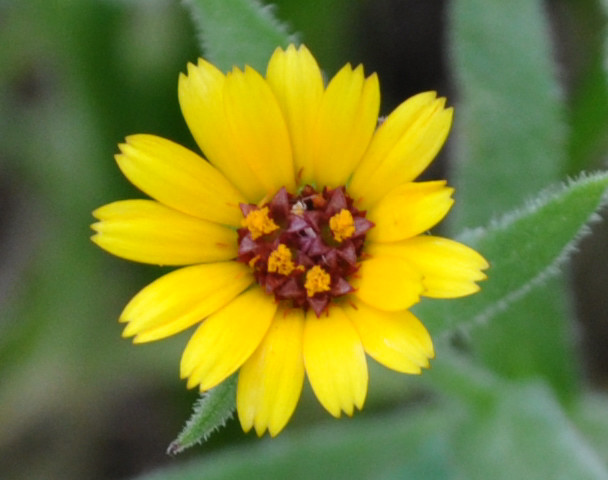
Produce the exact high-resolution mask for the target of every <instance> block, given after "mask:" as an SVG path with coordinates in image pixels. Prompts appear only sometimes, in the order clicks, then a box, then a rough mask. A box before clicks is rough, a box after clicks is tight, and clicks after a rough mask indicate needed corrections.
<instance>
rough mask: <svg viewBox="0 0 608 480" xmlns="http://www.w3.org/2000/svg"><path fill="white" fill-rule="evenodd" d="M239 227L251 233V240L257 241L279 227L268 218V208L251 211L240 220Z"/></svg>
mask: <svg viewBox="0 0 608 480" xmlns="http://www.w3.org/2000/svg"><path fill="white" fill-rule="evenodd" d="M241 225H242V226H243V227H247V230H249V231H250V232H251V238H252V239H253V240H257V239H258V238H260V237H261V236H263V235H266V234H268V233H271V232H274V231H275V230H276V229H278V228H279V226H278V225H277V224H276V223H274V220H273V219H272V218H270V217H269V216H268V207H263V208H259V209H255V210H251V211H250V212H249V213H248V214H247V216H246V217H245V218H244V219H243V220H241Z"/></svg>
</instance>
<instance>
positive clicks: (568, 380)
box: [471, 275, 580, 403]
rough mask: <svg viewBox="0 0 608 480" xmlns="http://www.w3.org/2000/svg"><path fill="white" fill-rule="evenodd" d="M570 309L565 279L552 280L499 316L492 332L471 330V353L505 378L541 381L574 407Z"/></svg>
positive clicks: (575, 382) (575, 365)
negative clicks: (539, 377)
mask: <svg viewBox="0 0 608 480" xmlns="http://www.w3.org/2000/svg"><path fill="white" fill-rule="evenodd" d="M558 292H562V295H556V293H558ZM568 307H571V306H570V305H568V296H567V295H566V289H565V286H564V282H563V277H562V276H561V275H560V276H558V277H557V278H552V279H549V280H548V281H547V283H546V284H544V285H541V286H539V287H536V288H533V289H531V290H530V291H529V292H528V293H526V294H525V295H524V296H522V298H520V299H519V300H517V301H514V302H513V303H512V304H511V305H510V306H509V308H507V309H506V310H504V311H502V312H500V313H498V314H497V315H496V317H495V318H494V319H493V320H492V323H491V324H490V325H488V328H476V329H473V331H472V332H471V335H472V340H471V349H472V350H473V352H475V354H476V355H477V357H478V358H481V359H482V360H483V363H484V365H486V366H487V367H489V368H491V369H492V370H493V371H495V372H496V373H498V374H499V375H501V376H503V377H506V378H517V379H531V378H536V377H538V376H542V377H543V378H544V379H545V380H546V381H547V382H548V383H549V384H550V385H551V386H552V387H553V388H554V390H555V391H556V393H557V394H558V395H559V396H560V398H561V400H563V401H564V402H566V403H570V402H571V401H573V400H574V398H575V396H576V395H577V394H578V393H579V388H578V387H579V386H580V377H579V373H580V371H579V368H578V362H576V361H575V359H576V356H575V355H574V353H573V350H574V348H573V347H574V343H575V341H574V340H575V339H576V338H577V335H575V328H574V325H573V324H572V322H569V321H566V320H567V319H568V318H571V317H572V315H570V313H571V311H570V310H569V308H568ZM497 327H498V328H497ZM514 345H517V348H514Z"/></svg>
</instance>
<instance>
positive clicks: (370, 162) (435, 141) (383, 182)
mask: <svg viewBox="0 0 608 480" xmlns="http://www.w3.org/2000/svg"><path fill="white" fill-rule="evenodd" d="M444 105H445V99H444V98H436V95H435V92H427V93H421V94H419V95H416V96H414V97H412V98H410V99H408V100H406V101H405V102H404V103H402V104H401V105H400V106H399V107H397V108H396V109H395V110H394V111H393V112H392V113H391V114H390V115H389V116H388V117H387V119H386V120H385V121H384V123H382V125H381V126H380V127H379V128H378V130H377V132H376V134H375V135H374V138H373V139H372V141H371V144H370V146H369V149H368V150H367V152H366V153H365V155H364V157H363V159H362V160H361V163H360V164H359V165H358V167H357V169H356V170H355V172H354V174H353V177H352V180H351V183H350V186H349V192H350V194H351V196H352V197H353V198H355V199H356V200H358V204H357V206H358V207H359V208H361V209H368V208H370V207H371V206H372V205H373V204H374V203H376V202H377V201H378V200H379V199H380V198H381V197H382V196H384V193H385V192H386V191H388V190H391V189H392V188H394V187H396V186H397V185H400V184H402V183H406V182H411V181H412V180H414V179H415V178H416V177H417V176H418V175H419V174H420V173H421V172H422V171H423V170H424V169H425V168H426V167H427V166H428V164H429V163H430V162H431V161H432V160H433V158H435V156H436V155H437V153H438V152H439V150H440V149H441V147H442V146H443V143H444V142H445V139H446V138H447V135H448V132H449V130H450V126H451V124H452V109H451V108H448V109H445V108H444Z"/></svg>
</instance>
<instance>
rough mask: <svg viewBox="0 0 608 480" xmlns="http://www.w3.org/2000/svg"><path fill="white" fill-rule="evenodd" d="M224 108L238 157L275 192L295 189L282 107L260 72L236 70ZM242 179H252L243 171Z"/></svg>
mask: <svg viewBox="0 0 608 480" xmlns="http://www.w3.org/2000/svg"><path fill="white" fill-rule="evenodd" d="M224 107H225V112H226V121H227V122H228V127H229V128H230V133H231V141H232V143H233V146H234V149H235V150H236V154H237V155H238V158H239V159H241V160H242V161H243V162H244V163H245V164H247V166H248V167H249V168H250V170H251V171H252V172H253V174H254V176H255V178H257V180H258V181H259V182H260V183H261V184H262V185H263V186H264V189H265V193H266V194H268V195H269V196H270V195H274V194H275V193H276V192H277V191H278V190H279V189H280V188H281V187H285V188H286V189H287V190H288V191H290V192H294V191H295V174H294V166H293V156H292V153H291V144H290V141H289V133H288V131H287V125H286V124H285V119H284V118H283V114H282V112H281V108H280V107H279V104H278V103H277V100H276V98H275V96H274V94H273V93H272V90H271V89H270V87H269V86H268V83H267V82H266V80H264V78H262V76H260V74H259V73H258V72H256V71H255V70H253V69H252V68H249V67H246V68H245V71H244V72H242V71H240V70H238V69H236V68H235V69H234V70H233V71H232V72H230V73H229V74H228V75H227V76H226V81H225V83H224ZM241 177H242V180H244V181H248V180H250V179H249V178H248V177H247V176H246V174H245V173H244V172H243V173H242V174H241Z"/></svg>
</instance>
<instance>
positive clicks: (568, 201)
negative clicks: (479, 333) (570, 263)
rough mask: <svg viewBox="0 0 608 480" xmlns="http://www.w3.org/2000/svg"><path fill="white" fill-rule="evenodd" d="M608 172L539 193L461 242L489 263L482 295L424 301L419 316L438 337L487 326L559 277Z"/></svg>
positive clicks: (599, 197)
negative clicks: (510, 307) (536, 290)
mask: <svg viewBox="0 0 608 480" xmlns="http://www.w3.org/2000/svg"><path fill="white" fill-rule="evenodd" d="M607 187H608V173H596V174H593V175H589V176H581V177H580V178H579V179H577V180H574V181H570V182H568V183H567V184H565V185H562V186H560V187H557V188H553V189H550V190H548V191H545V192H544V193H542V194H540V195H539V196H538V197H537V198H535V199H534V200H533V201H531V202H529V203H528V204H527V205H526V206H525V207H524V208H522V209H519V210H515V211H513V212H511V213H509V214H507V215H505V216H504V217H503V218H502V219H500V220H498V221H494V222H491V223H490V225H489V226H488V227H487V228H483V229H482V228H480V229H477V230H474V231H469V232H468V233H467V234H465V235H464V236H463V237H461V238H460V240H461V241H463V242H464V243H466V244H468V245H472V246H473V247H474V248H476V249H477V250H478V251H480V252H481V253H482V254H483V255H484V256H485V257H486V259H488V261H489V262H490V269H489V270H488V276H489V279H488V280H487V281H485V282H483V284H482V289H481V292H479V293H477V294H475V295H473V296H471V297H465V298H461V299H456V300H430V301H425V302H422V303H421V304H419V305H418V306H417V308H416V309H415V311H416V312H417V314H418V315H419V316H420V318H422V319H423V321H425V322H426V324H427V325H428V326H429V328H430V330H431V332H432V333H433V334H435V335H437V334H438V333H440V332H445V331H446V330H448V329H452V328H454V327H457V326H460V327H464V326H468V327H470V326H472V325H475V324H479V323H484V322H487V321H488V320H489V319H490V318H492V317H494V316H495V315H497V314H498V313H500V312H501V311H504V310H505V309H506V308H507V307H508V306H509V305H510V304H512V303H513V302H514V301H515V300H517V299H519V298H521V297H522V296H523V295H524V294H525V293H527V292H528V291H529V290H530V289H531V288H533V287H534V286H536V285H539V284H542V283H543V282H544V281H546V280H547V279H548V278H550V277H551V276H554V275H555V274H557V273H559V266H560V265H562V264H563V263H564V261H565V260H566V259H567V258H568V257H569V255H570V254H571V252H572V250H573V248H574V246H575V245H576V243H577V241H578V239H579V238H580V236H581V235H583V234H585V233H587V232H588V227H587V225H588V223H589V222H590V221H591V220H593V219H595V218H597V217H596V214H595V213H594V212H595V211H596V210H597V209H598V207H599V206H600V204H601V203H602V197H603V194H604V191H605V189H606V188H607Z"/></svg>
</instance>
